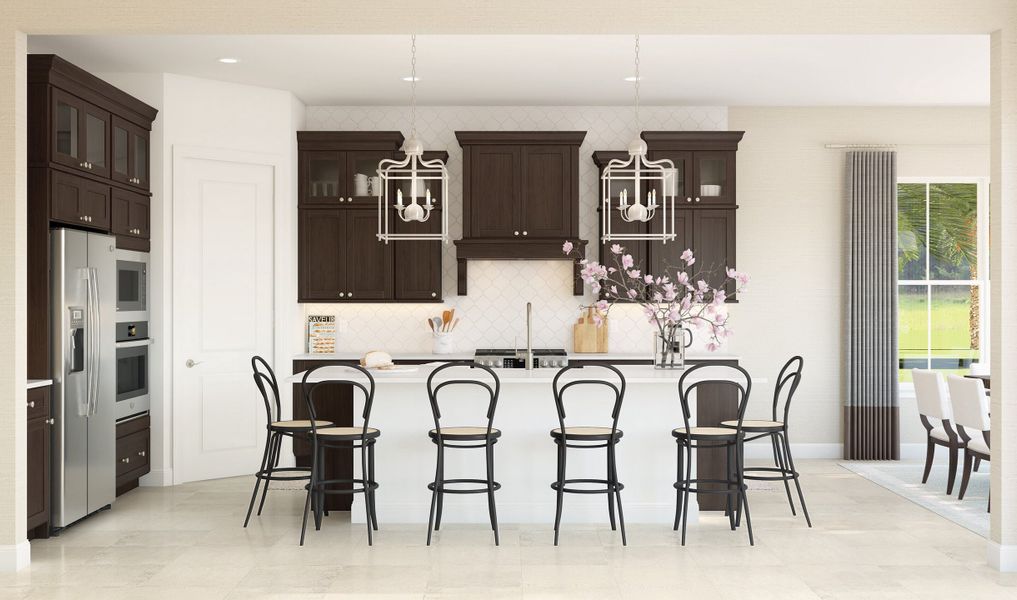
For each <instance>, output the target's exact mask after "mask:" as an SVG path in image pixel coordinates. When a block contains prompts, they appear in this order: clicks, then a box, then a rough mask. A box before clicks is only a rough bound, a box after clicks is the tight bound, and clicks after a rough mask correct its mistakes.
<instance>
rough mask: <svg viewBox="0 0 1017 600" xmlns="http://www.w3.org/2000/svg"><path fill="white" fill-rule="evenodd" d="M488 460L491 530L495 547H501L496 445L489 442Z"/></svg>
mask: <svg viewBox="0 0 1017 600" xmlns="http://www.w3.org/2000/svg"><path fill="white" fill-rule="evenodd" d="M484 452H485V453H486V455H487V456H486V457H485V458H486V459H487V511H488V514H489V515H490V517H491V529H493V530H494V545H495V546H498V545H500V541H499V539H498V509H497V508H495V506H494V443H493V442H492V441H491V440H488V442H487V447H486V448H484Z"/></svg>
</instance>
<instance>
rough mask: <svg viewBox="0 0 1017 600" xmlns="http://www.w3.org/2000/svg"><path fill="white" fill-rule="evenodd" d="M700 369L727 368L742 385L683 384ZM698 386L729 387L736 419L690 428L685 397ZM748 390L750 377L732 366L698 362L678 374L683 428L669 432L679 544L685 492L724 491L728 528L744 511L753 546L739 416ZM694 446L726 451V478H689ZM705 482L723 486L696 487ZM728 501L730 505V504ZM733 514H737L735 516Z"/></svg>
mask: <svg viewBox="0 0 1017 600" xmlns="http://www.w3.org/2000/svg"><path fill="white" fill-rule="evenodd" d="M703 369H714V370H715V371H714V372H718V371H727V372H728V373H729V374H730V375H731V376H732V377H734V376H736V375H741V377H744V379H745V385H744V386H743V385H742V384H741V383H738V382H737V381H736V380H733V379H727V378H725V379H711V380H703V381H696V382H694V383H691V384H687V383H686V381H687V379H688V378H689V376H691V375H693V374H696V375H700V376H701V375H704V373H701V371H702V370H703ZM701 385H711V386H712V385H726V386H731V387H733V388H734V389H735V390H736V391H737V394H738V419H737V422H736V423H735V426H734V427H692V426H690V425H689V418H690V417H691V414H692V413H691V411H690V410H689V399H690V398H691V396H692V394H693V392H695V391H696V390H697V388H698V387H699V386H701ZM751 390H752V379H751V378H750V377H749V373H748V372H747V371H746V370H745V369H743V368H741V367H739V366H736V365H710V364H701V365H696V366H694V367H692V368H691V369H689V370H687V371H685V373H683V374H682V376H681V379H679V380H678V394H679V397H680V399H681V406H682V420H683V421H684V425H685V426H684V427H679V428H678V429H675V430H673V431H672V432H671V434H672V435H673V436H674V437H675V441H676V442H678V481H677V482H676V483H675V484H674V487H675V489H676V490H678V498H677V502H676V507H675V513H674V529H675V530H676V531H677V530H678V525H679V523H680V524H681V528H682V546H684V545H685V529H686V523H687V521H688V516H689V494H690V493H695V494H725V495H726V496H727V515H728V520H729V522H730V524H731V531H734V530H735V529H736V528H737V527H738V526H739V525H740V524H741V520H742V510H743V509H744V510H745V525H746V527H747V528H748V530H749V545H755V542H754V540H753V538H752V519H751V517H750V516H749V501H748V498H747V497H746V494H745V478H744V464H745V452H744V450H745V431H744V430H743V429H742V419H743V418H744V417H745V407H746V406H748V403H749V392H750V391H751ZM696 448H724V449H725V450H727V479H703V478H699V477H692V450H693V449H696ZM704 483H707V484H720V485H722V486H723V488H717V489H714V488H710V489H703V488H700V486H701V485H702V484H704ZM732 500H733V501H734V506H732ZM736 513H737V516H736Z"/></svg>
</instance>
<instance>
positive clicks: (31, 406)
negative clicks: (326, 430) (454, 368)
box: [28, 294, 434, 408]
mask: <svg viewBox="0 0 1017 600" xmlns="http://www.w3.org/2000/svg"><path fill="white" fill-rule="evenodd" d="M431 295H432V296H433V295H434V294H431ZM28 408H35V400H32V401H31V402H29V403H28Z"/></svg>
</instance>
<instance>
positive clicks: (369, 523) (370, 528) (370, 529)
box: [353, 440, 374, 546]
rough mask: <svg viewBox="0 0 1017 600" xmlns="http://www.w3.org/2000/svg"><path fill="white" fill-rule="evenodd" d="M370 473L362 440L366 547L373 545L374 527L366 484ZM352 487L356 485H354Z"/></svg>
mask: <svg viewBox="0 0 1017 600" xmlns="http://www.w3.org/2000/svg"><path fill="white" fill-rule="evenodd" d="M369 473H370V471H369V470H368V468H367V440H363V441H362V442H361V445H360V475H361V478H362V479H363V480H364V514H365V516H366V517H367V521H366V523H367V545H368V546H373V545H374V527H373V519H372V518H371V492H370V485H369V484H368V483H367V481H368V479H369V477H370V475H369ZM353 485H356V484H355V483H354V484H353Z"/></svg>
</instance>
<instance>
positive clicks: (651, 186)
mask: <svg viewBox="0 0 1017 600" xmlns="http://www.w3.org/2000/svg"><path fill="white" fill-rule="evenodd" d="M635 67H636V74H635V78H634V85H635V88H636V89H635V120H636V132H637V133H636V139H634V140H632V142H631V143H630V144H629V158H628V160H623V159H614V160H612V161H610V162H608V164H607V166H606V167H604V170H603V172H602V173H601V176H600V183H601V186H600V188H601V211H600V212H601V215H600V216H601V219H602V225H603V227H602V231H603V232H604V235H603V237H602V238H601V240H602V241H604V242H611V241H619V240H659V241H661V242H662V243H664V244H666V243H667V242H668V241H671V240H674V239H675V238H676V237H677V233H676V232H675V222H674V207H675V203H674V202H675V194H676V188H677V181H676V178H677V170H676V169H675V166H674V163H673V162H672V161H670V160H668V159H662V160H648V159H647V158H646V155H647V152H648V150H647V147H646V142H644V141H643V139H642V138H641V137H640V133H641V132H640V128H639V83H640V80H641V79H642V78H641V77H640V75H639V35H638V34H637V35H636V46H635ZM619 185H621V186H624V187H623V188H622V189H621V190H620V191H619V192H618V205H617V206H616V207H612V193H613V191H614V189H615V188H616V187H617V186H619ZM630 188H631V189H632V199H633V202H632V203H631V204H629V189H630ZM658 190H659V191H660V195H661V202H660V203H659V204H658V201H657V192H658ZM644 194H645V198H646V201H645V204H644V202H643V198H644ZM658 209H659V211H658ZM612 210H617V211H618V215H619V216H620V217H621V219H622V221H624V222H626V223H631V222H635V221H638V222H643V223H646V222H649V221H651V220H653V219H654V218H655V217H656V216H657V213H658V212H660V221H661V226H660V229H659V231H658V232H655V233H650V232H649V231H647V232H646V233H614V232H613V231H612V228H611V221H612V219H611V211H612Z"/></svg>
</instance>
